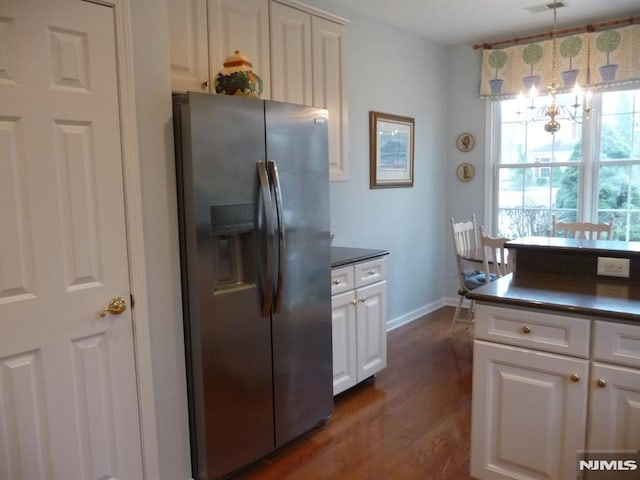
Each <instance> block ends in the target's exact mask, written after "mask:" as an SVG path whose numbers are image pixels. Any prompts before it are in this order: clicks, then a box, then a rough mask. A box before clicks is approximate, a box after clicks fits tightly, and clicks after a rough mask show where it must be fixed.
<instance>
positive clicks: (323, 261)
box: [174, 93, 333, 479]
mask: <svg viewBox="0 0 640 480" xmlns="http://www.w3.org/2000/svg"><path fill="white" fill-rule="evenodd" d="M327 122H328V116H327V112H326V111H325V110H322V109H316V108H311V107H304V106H300V105H292V104H286V103H280V102H271V101H262V100H256V99H247V98H239V97H229V96H223V95H211V94H202V93H188V94H184V95H174V132H175V142H176V174H177V184H178V206H179V220H180V244H181V265H182V293H183V306H184V328H185V345H186V352H187V369H188V371H187V379H188V395H189V415H190V431H191V451H192V466H193V470H194V471H193V475H194V478H196V479H212V478H217V477H220V476H224V475H227V474H228V473H230V472H232V471H234V470H236V469H238V468H239V467H242V466H245V465H247V464H249V463H251V462H253V461H255V460H258V459H260V458H261V457H263V456H265V455H266V454H268V453H269V452H271V451H273V450H274V449H277V448H278V447H280V446H282V445H284V444H286V443H287V442H289V441H290V440H292V439H294V438H296V437H298V436H299V435H301V434H302V433H304V432H306V431H308V430H310V429H311V428H313V427H314V426H316V425H318V424H321V423H322V422H323V421H324V420H325V419H326V418H328V416H330V414H331V412H332V409H333V393H332V356H331V303H330V302H331V300H330V295H331V293H330V275H331V271H330V268H331V266H330V263H331V260H330V243H331V240H330V232H329V180H328V141H327Z"/></svg>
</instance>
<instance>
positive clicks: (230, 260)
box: [210, 203, 256, 294]
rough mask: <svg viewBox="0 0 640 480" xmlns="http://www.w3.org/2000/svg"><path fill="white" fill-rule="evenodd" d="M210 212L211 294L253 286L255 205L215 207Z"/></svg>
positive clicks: (254, 280)
mask: <svg viewBox="0 0 640 480" xmlns="http://www.w3.org/2000/svg"><path fill="white" fill-rule="evenodd" d="M210 211H211V235H212V253H213V265H212V267H213V291H214V294H217V293H222V292H227V291H233V290H237V289H242V288H250V287H254V286H255V282H256V279H255V272H256V268H255V263H256V261H255V256H256V252H255V238H254V237H255V223H254V218H255V205H254V204H253V203H246V204H235V205H214V206H211V207H210Z"/></svg>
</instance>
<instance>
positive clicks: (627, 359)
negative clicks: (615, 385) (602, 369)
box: [593, 320, 640, 368]
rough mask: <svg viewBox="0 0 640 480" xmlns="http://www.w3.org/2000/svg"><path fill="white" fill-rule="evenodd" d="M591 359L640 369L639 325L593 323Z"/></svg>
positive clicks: (598, 321) (599, 321)
mask: <svg viewBox="0 0 640 480" xmlns="http://www.w3.org/2000/svg"><path fill="white" fill-rule="evenodd" d="M593 357H594V359H595V360H602V361H605V362H611V363H618V364H620V365H628V366H630V367H636V368H640V325H629V324H627V323H616V322H605V321H601V320H597V321H595V322H594V327H593Z"/></svg>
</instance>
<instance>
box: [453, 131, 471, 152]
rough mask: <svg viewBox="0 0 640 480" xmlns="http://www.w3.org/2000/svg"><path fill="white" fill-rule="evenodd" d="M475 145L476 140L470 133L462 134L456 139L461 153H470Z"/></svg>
mask: <svg viewBox="0 0 640 480" xmlns="http://www.w3.org/2000/svg"><path fill="white" fill-rule="evenodd" d="M475 144H476V140H475V138H473V135H471V134H470V133H468V132H465V133H461V134H460V135H458V138H457V139H456V146H457V147H458V150H460V151H461V152H470V151H471V150H472V149H473V146H474V145H475Z"/></svg>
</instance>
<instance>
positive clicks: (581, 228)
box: [550, 215, 615, 240]
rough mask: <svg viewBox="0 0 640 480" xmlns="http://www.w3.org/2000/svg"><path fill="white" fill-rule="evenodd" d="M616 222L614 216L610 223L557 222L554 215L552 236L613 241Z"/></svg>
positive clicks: (552, 218) (552, 217)
mask: <svg viewBox="0 0 640 480" xmlns="http://www.w3.org/2000/svg"><path fill="white" fill-rule="evenodd" d="M614 222H615V219H614V216H613V215H611V217H610V218H609V223H591V222H559V221H557V220H556V216H555V215H552V216H551V231H550V236H552V237H564V238H578V239H586V240H611V239H612V237H613V225H614Z"/></svg>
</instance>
